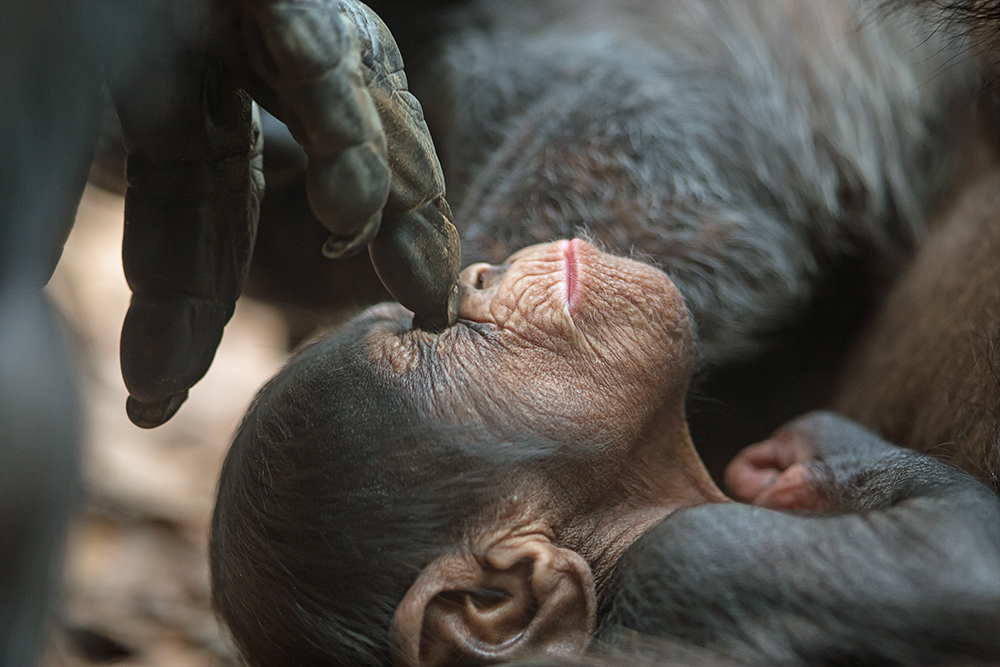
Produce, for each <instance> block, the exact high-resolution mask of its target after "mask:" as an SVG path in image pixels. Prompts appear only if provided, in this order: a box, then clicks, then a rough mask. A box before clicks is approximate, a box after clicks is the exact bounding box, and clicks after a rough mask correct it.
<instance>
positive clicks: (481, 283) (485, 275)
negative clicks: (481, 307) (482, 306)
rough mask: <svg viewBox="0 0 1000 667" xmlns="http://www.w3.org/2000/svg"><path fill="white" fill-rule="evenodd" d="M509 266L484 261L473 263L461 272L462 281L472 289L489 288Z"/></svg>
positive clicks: (498, 280)
mask: <svg viewBox="0 0 1000 667" xmlns="http://www.w3.org/2000/svg"><path fill="white" fill-rule="evenodd" d="M509 267H510V265H509V264H504V265H502V266H496V265H494V264H486V263H480V264H473V265H471V266H468V267H466V269H465V271H463V272H462V283H463V285H465V286H467V287H469V288H472V289H477V290H485V289H489V288H490V287H492V286H493V285H496V284H497V283H498V282H500V280H501V278H503V275H504V274H505V273H507V269H508V268H509Z"/></svg>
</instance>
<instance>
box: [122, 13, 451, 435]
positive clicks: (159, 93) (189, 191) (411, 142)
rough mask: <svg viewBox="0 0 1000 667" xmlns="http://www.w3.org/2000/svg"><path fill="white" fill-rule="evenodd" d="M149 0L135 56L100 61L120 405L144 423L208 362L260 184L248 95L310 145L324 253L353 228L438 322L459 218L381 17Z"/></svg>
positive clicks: (343, 244)
mask: <svg viewBox="0 0 1000 667" xmlns="http://www.w3.org/2000/svg"><path fill="white" fill-rule="evenodd" d="M155 5H156V6H155V7H154V10H153V11H155V12H158V13H159V15H158V16H157V18H156V20H155V21H154V22H153V23H154V25H155V27H156V30H155V31H153V32H152V34H151V35H150V37H149V39H147V41H146V42H145V43H144V44H143V45H142V47H141V49H140V53H139V56H138V60H137V62H136V63H135V65H134V66H132V67H124V68H109V69H110V70H112V71H111V73H110V74H109V82H108V83H109V88H110V89H111V93H112V98H113V100H114V104H115V108H116V110H117V111H118V115H119V117H120V119H121V123H122V135H123V140H124V144H125V148H126V151H127V152H128V167H127V181H128V190H127V193H126V199H125V238H124V245H123V250H122V253H123V260H124V266H125V275H126V278H127V280H128V283H129V286H130V288H131V289H132V292H133V297H132V304H131V307H130V308H129V312H128V314H127V315H126V318H125V323H124V326H123V328H122V339H121V359H122V375H123V376H124V379H125V384H126V387H127V388H128V390H129V399H128V404H127V410H128V414H129V418H130V419H131V420H132V421H133V422H135V423H136V424H138V425H139V426H143V427H147V428H149V427H154V426H158V425H160V424H162V423H163V422H165V421H166V420H168V419H169V418H170V417H171V416H173V414H174V413H175V412H176V411H177V409H178V408H179V407H180V405H181V403H183V401H184V400H185V398H186V397H187V392H188V389H189V388H190V387H191V386H192V385H193V384H194V383H195V382H197V381H198V380H199V379H201V377H202V376H203V375H204V374H205V372H206V371H207V370H208V367H209V365H210V364H211V361H212V358H213V357H214V354H215V350H216V348H217V346H218V344H219V341H220V339H221V336H222V330H223V327H224V326H225V324H226V322H228V320H229V318H230V317H231V315H232V313H233V308H234V304H235V301H236V299H237V297H238V296H239V294H240V292H241V291H242V289H243V286H244V283H245V280H246V275H247V270H248V266H249V262H250V256H251V254H252V251H253V245H254V238H255V235H256V228H257V219H258V212H259V205H260V200H261V197H262V195H263V188H264V183H263V177H262V175H261V157H260V156H261V148H262V139H261V132H260V124H259V120H258V118H257V114H256V113H255V111H254V108H253V103H252V98H253V99H256V100H258V101H259V102H260V103H261V104H262V105H263V106H265V107H266V108H268V109H269V110H270V111H271V112H272V113H274V114H275V115H276V116H278V117H279V118H281V119H282V120H284V121H285V122H286V123H287V125H288V126H289V128H290V129H291V132H292V134H293V136H294V137H295V139H296V141H297V142H298V143H299V144H301V145H302V147H303V148H304V149H305V152H306V154H307V155H308V157H309V166H308V171H307V187H308V193H309V201H310V205H311V207H312V209H313V211H314V212H315V214H316V215H317V217H318V218H319V220H320V221H321V222H322V223H323V225H324V226H325V227H326V228H327V229H328V230H329V231H330V238H329V240H328V241H327V243H326V245H325V247H324V248H323V250H324V253H325V254H326V255H327V256H329V257H345V256H348V255H350V254H352V253H356V252H358V251H360V250H362V249H364V248H365V246H368V247H369V250H370V253H371V256H372V262H373V264H374V266H375V269H376V271H377V272H378V274H379V277H380V278H381V279H382V281H383V282H384V283H385V285H386V287H387V288H388V290H389V292H390V293H391V294H392V295H393V296H394V297H396V298H397V299H398V300H399V301H400V302H401V303H402V304H403V305H404V306H406V307H407V308H409V309H410V310H412V311H414V313H415V316H414V325H415V326H419V327H422V328H430V329H440V328H444V327H446V326H448V325H449V324H451V323H453V322H454V320H455V316H456V310H457V297H458V269H459V241H458V234H457V231H456V230H455V227H454V225H453V224H452V222H451V211H450V209H449V207H448V204H447V202H446V201H445V199H444V177H443V174H442V172H441V168H440V165H439V164H438V161H437V157H436V156H435V152H434V147H433V145H432V143H431V139H430V135H429V133H428V131H427V126H426V124H425V123H424V119H423V113H422V110H421V108H420V104H419V103H418V102H417V101H416V99H415V98H414V97H413V96H412V95H411V94H410V93H409V92H408V91H407V87H406V77H405V75H404V73H403V71H402V66H403V63H402V59H401V57H400V54H399V50H398V48H397V47H396V45H395V42H394V41H393V38H392V36H391V35H390V34H389V31H388V30H387V29H386V27H385V25H384V24H383V23H382V22H381V20H380V19H379V18H378V17H377V16H375V14H374V13H372V12H371V10H369V9H368V8H367V7H365V6H364V5H362V4H361V3H360V2H357V1H356V0H221V1H220V2H219V3H216V4H215V5H213V6H212V7H211V8H206V7H205V6H204V5H203V4H202V3H198V2H188V3H184V2H180V3H177V2H171V3H167V2H158V3H155ZM182 5H183V6H182ZM188 5H189V6H188Z"/></svg>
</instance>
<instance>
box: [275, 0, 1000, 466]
mask: <svg viewBox="0 0 1000 667" xmlns="http://www.w3.org/2000/svg"><path fill="white" fill-rule="evenodd" d="M372 6H373V7H374V8H375V9H376V11H378V12H379V13H380V14H381V15H383V16H384V17H385V18H386V20H387V23H388V24H389V26H390V28H391V29H392V30H393V31H394V34H395V35H396V37H397V39H398V40H399V42H400V43H401V46H402V49H403V53H404V56H405V57H406V59H407V63H408V65H407V70H408V74H409V81H410V87H411V89H412V90H413V91H414V92H415V94H416V95H417V96H418V97H419V98H420V100H421V102H422V104H423V106H424V109H425V113H426V117H427V119H428V123H429V125H430V126H431V129H432V132H433V134H434V137H435V142H436V145H437V148H438V151H439V153H440V155H441V157H442V162H443V167H444V170H445V175H446V180H447V182H448V187H449V200H450V201H451V202H452V203H453V205H454V207H455V211H456V221H457V224H458V226H459V228H460V233H461V235H462V238H463V256H464V258H465V260H466V261H480V260H484V261H494V262H496V261H500V260H501V259H503V258H504V257H505V256H507V255H508V254H509V253H510V252H513V251H514V250H516V249H517V248H519V247H522V246H525V245H529V244H531V243H535V242H539V241H544V240H550V239H554V238H569V237H572V236H574V235H582V236H585V237H587V238H590V239H592V240H594V241H596V242H598V243H599V244H601V245H602V247H605V248H607V249H609V250H612V251H614V252H618V253H622V254H630V253H631V254H634V255H635V256H638V257H645V258H647V259H648V260H650V261H652V262H654V263H656V264H657V265H658V266H660V267H661V268H663V269H664V270H665V271H667V273H668V274H669V275H670V276H671V277H672V278H673V279H674V280H675V282H676V283H677V284H678V285H679V286H680V288H681V290H682V292H683V293H684V295H685V299H686V300H687V303H688V307H689V308H690V309H691V311H692V315H693V317H694V321H695V326H696V329H697V333H698V337H699V341H700V345H699V358H700V369H701V373H700V376H701V379H700V381H699V382H698V383H697V385H696V388H695V391H694V392H693V396H692V399H691V406H690V407H691V415H690V416H691V417H692V422H693V428H694V430H695V432H696V433H697V434H698V436H699V438H698V439H699V443H701V445H702V447H703V451H705V453H706V455H707V456H709V457H710V458H711V460H710V461H709V466H710V468H712V469H713V470H714V471H716V472H717V473H718V472H719V471H721V467H722V465H723V464H724V462H725V461H726V460H728V458H729V457H730V456H731V455H732V453H733V452H734V451H735V447H736V446H738V445H740V444H743V443H746V442H747V441H749V440H752V439H755V438H760V437H763V436H764V435H766V433H768V432H769V431H770V430H771V429H772V428H774V427H775V426H776V425H777V424H779V423H781V422H783V421H785V420H787V419H789V418H791V417H792V416H794V415H795V414H798V413H800V412H802V411H804V410H806V409H809V408H811V407H816V406H819V405H822V404H823V403H824V402H825V401H826V400H827V399H828V397H829V393H830V387H831V386H832V384H833V378H834V377H835V375H836V371H837V369H839V367H840V365H841V364H842V361H843V353H844V350H845V349H846V347H847V345H848V343H849V341H850V340H852V338H853V336H854V335H855V334H856V332H857V329H858V327H859V325H860V322H861V320H862V318H863V316H864V315H865V314H867V313H868V312H869V309H870V307H871V305H872V304H873V302H874V301H875V300H876V299H877V297H878V296H879V295H880V290H881V289H882V288H883V287H884V286H885V284H886V283H887V281H888V279H889V278H891V277H892V276H894V275H896V274H897V273H898V271H899V270H900V269H901V267H902V266H903V264H904V262H905V259H906V258H907V257H908V256H909V255H910V253H911V252H912V251H913V249H914V247H915V246H916V245H917V244H918V243H919V241H920V239H922V238H923V236H924V233H925V218H926V215H927V212H928V211H929V210H930V208H931V207H932V205H933V204H934V203H936V202H937V201H938V200H939V198H940V197H941V196H942V195H943V194H944V193H945V192H946V191H947V190H948V188H949V186H950V185H952V184H953V182H954V181H955V180H956V174H957V173H958V172H959V171H961V168H962V166H963V165H964V163H965V161H966V157H967V154H968V149H969V148H970V144H971V143H973V142H975V141H981V140H982V136H983V133H981V132H978V128H979V127H980V126H979V125H977V123H976V122H974V121H975V120H976V116H977V115H978V113H979V112H978V110H977V108H976V107H977V103H976V101H975V98H976V95H977V93H978V91H979V90H980V87H981V80H980V78H979V77H980V71H979V68H978V66H977V65H976V64H975V63H974V62H973V61H972V60H970V59H969V58H967V57H958V54H959V53H961V51H960V49H961V45H958V44H956V43H955V42H954V40H952V39H951V38H950V37H949V36H947V35H942V34H938V33H936V32H935V26H934V25H932V24H930V23H922V22H921V19H920V17H918V16H915V15H903V14H898V15H889V14H887V13H885V12H883V8H882V6H881V5H878V3H866V2H851V1H849V0H848V1H840V0H834V1H831V2H764V3H743V2H725V1H720V0H709V1H705V2H702V1H700V0H699V1H689V2H670V3H655V2H647V1H644V0H600V1H585V2H562V1H560V0H546V1H544V2H514V3H500V2H491V1H490V0H480V1H477V2H471V1H470V2H461V3H423V4H420V3H417V4H414V3H401V2H391V1H387V0H386V1H382V2H373V3H372ZM290 196H291V197H292V199H291V201H293V200H294V195H290ZM285 204H286V206H285V210H284V211H282V212H278V215H279V216H280V217H281V226H280V227H278V228H277V231H267V230H268V229H272V230H273V229H275V227H273V226H269V225H267V220H266V219H265V222H264V226H265V231H263V232H262V234H265V235H271V234H274V235H275V236H281V235H282V232H281V230H283V229H284V228H285V225H287V223H288V218H289V214H288V212H287V211H288V207H287V201H286V202H285ZM272 212H273V211H272ZM277 245H278V244H277V243H268V244H267V245H266V247H264V248H262V250H261V253H260V256H261V258H262V265H263V264H264V263H266V262H268V261H273V257H272V256H271V255H269V253H268V250H269V249H271V248H274V247H277ZM304 266H306V264H305V263H302V262H298V265H297V266H295V265H292V266H290V265H287V264H278V265H276V266H274V267H273V269H274V271H276V272H279V273H283V274H284V275H282V276H280V277H281V278H283V279H286V280H292V281H293V282H294V283H295V284H296V285H299V286H303V285H306V286H309V285H316V284H318V282H319V281H315V280H312V279H311V278H310V277H309V276H307V275H299V274H301V273H302V271H303V267H304ZM272 275H273V274H272ZM296 275H299V277H298V278H296V277H295V276H296ZM265 282H266V278H265V279H264V280H262V281H261V282H260V283H258V284H263V283H265ZM273 284H274V283H273V282H271V283H269V284H268V285H269V286H273ZM267 291H268V292H269V293H270V294H272V295H273V294H274V290H271V289H269V290H267ZM296 293H297V294H299V295H301V294H302V293H303V290H302V289H300V288H296ZM351 293H352V294H353V293H356V291H355V290H352V292H351ZM299 298H300V299H301V296H300V297H299Z"/></svg>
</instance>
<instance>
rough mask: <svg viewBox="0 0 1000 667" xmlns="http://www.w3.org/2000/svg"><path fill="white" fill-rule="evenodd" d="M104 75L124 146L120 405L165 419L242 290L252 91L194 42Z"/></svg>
mask: <svg viewBox="0 0 1000 667" xmlns="http://www.w3.org/2000/svg"><path fill="white" fill-rule="evenodd" d="M148 60H150V61H151V62H146V63H143V65H144V67H143V72H142V75H141V76H139V77H135V78H134V79H132V80H129V81H119V82H111V83H112V95H113V97H114V99H115V105H116V108H117V111H118V115H119V117H120V119H121V123H122V134H123V140H124V143H125V148H126V150H127V152H128V166H127V176H126V178H127V182H128V191H127V193H126V196H125V237H124V242H123V247H122V258H123V264H124V268H125V277H126V279H127V280H128V284H129V287H130V288H131V289H132V303H131V306H130V307H129V311H128V314H127V315H126V317H125V324H124V326H123V328H122V339H121V362H122V376H123V377H124V379H125V385H126V387H127V388H128V390H129V399H128V403H127V406H126V408H127V411H128V415H129V418H130V419H131V420H132V421H133V422H134V423H135V424H137V425H138V426H142V427H144V428H152V427H154V426H158V425H160V424H162V423H163V422H165V421H166V420H168V419H170V417H172V416H173V414H174V413H175V412H176V411H177V409H178V408H179V407H180V405H181V403H183V402H184V400H185V398H186V397H187V392H188V389H189V388H190V387H191V386H192V385H193V384H194V383H195V382H197V381H198V380H199V379H201V377H202V376H203V375H204V374H205V372H206V371H207V370H208V367H209V365H210V364H211V362H212V359H213V357H214V355H215V350H216V348H217V347H218V344H219V341H220V339H221V337H222V330H223V327H224V326H225V324H226V322H228V321H229V318H230V317H231V316H232V313H233V309H234V305H235V301H236V299H237V297H238V296H239V294H240V292H241V291H242V289H243V285H244V283H245V280H246V275H247V270H248V268H249V262H250V255H251V252H252V250H253V243H254V238H255V236H256V231H257V218H258V212H259V205H260V199H261V196H262V192H263V176H262V172H261V166H262V165H261V148H262V142H261V133H260V126H259V119H257V118H256V114H255V112H254V109H253V104H252V102H251V100H250V98H249V97H248V96H247V95H246V94H245V93H244V92H243V91H241V90H240V89H239V88H238V87H237V86H236V85H235V83H234V81H233V80H232V79H231V78H230V77H228V76H227V75H226V74H225V73H224V72H223V71H222V70H221V68H220V67H219V66H217V65H215V64H213V63H211V62H210V61H209V60H208V59H207V58H205V57H204V56H203V55H201V54H200V53H199V52H198V50H191V51H187V52H182V53H181V54H180V55H176V54H172V53H164V54H160V55H158V56H151V57H149V58H148Z"/></svg>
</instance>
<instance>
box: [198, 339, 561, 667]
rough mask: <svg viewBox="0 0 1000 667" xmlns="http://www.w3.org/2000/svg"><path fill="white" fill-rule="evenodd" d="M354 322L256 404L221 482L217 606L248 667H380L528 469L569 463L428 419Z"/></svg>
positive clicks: (550, 451) (304, 357)
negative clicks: (404, 612) (503, 493)
mask: <svg viewBox="0 0 1000 667" xmlns="http://www.w3.org/2000/svg"><path fill="white" fill-rule="evenodd" d="M364 331H365V327H364V326H363V322H362V323H360V324H359V323H358V322H355V323H353V324H351V325H348V326H347V327H346V328H344V329H341V330H340V331H338V332H337V333H335V334H333V335H332V336H330V337H327V338H325V339H322V340H320V341H318V342H316V343H314V344H312V345H310V346H309V347H307V348H305V349H303V350H302V351H301V352H299V353H298V354H297V355H296V356H295V357H294V358H293V359H292V361H291V362H290V363H289V364H288V365H287V366H286V367H285V368H284V370H282V371H281V373H279V374H278V375H277V376H276V377H275V378H274V379H273V380H271V382H270V383H268V384H267V385H266V386H265V387H264V388H263V389H262V390H261V391H260V393H259V394H258V396H257V398H256V399H255V401H254V403H253V405H252V406H251V408H250V410H249V411H248V413H247V415H246V417H245V418H244V420H243V423H242V425H241V426H240V428H239V429H238V432H237V434H236V436H235V438H234V441H233V444H232V448H231V449H230V452H229V454H228V456H227V458H226V461H225V464H224V466H223V469H222V475H221V479H220V482H219V490H218V496H217V502H216V508H215V513H214V516H213V520H212V534H211V545H210V560H211V575H212V587H213V591H212V598H213V604H214V606H215V608H216V610H217V612H218V613H219V614H220V615H221V616H222V618H223V620H224V621H225V622H226V624H227V625H228V627H229V630H230V632H231V633H232V636H233V639H234V640H235V642H236V644H237V646H238V647H239V649H240V651H241V652H242V654H243V656H244V658H245V660H246V661H247V663H248V664H249V665H251V666H252V667H279V666H280V667H295V666H297V665H308V666H309V667H320V666H322V665H353V666H357V667H364V666H368V665H370V666H375V665H386V664H388V663H389V661H390V645H389V642H390V623H391V620H392V615H393V612H394V611H395V608H396V606H397V604H398V603H399V601H400V600H401V599H402V597H403V595H404V594H405V593H406V591H407V590H408V588H409V587H410V586H411V585H412V583H413V582H414V581H415V579H416V577H417V575H418V573H419V572H420V570H421V569H422V568H423V567H424V566H425V565H427V564H428V563H429V562H430V561H431V560H432V559H433V558H435V557H436V556H438V555H441V554H442V553H444V552H445V551H447V550H449V549H452V548H455V547H456V546H457V545H458V544H459V541H460V538H461V536H462V535H463V534H465V532H466V531H468V530H469V529H470V528H474V527H475V525H476V524H477V522H479V521H482V520H483V513H484V512H485V511H487V510H488V509H489V508H490V506H491V503H493V502H495V501H496V500H497V499H498V498H499V496H498V494H499V492H500V489H501V488H502V487H503V486H504V485H505V484H506V483H508V482H509V481H510V480H511V479H513V478H514V477H516V476H517V475H519V474H526V473H527V471H529V470H530V471H531V474H534V475H540V476H548V474H547V472H551V471H553V469H554V468H553V467H558V466H560V465H562V463H561V461H564V460H565V457H564V456H563V455H562V449H561V446H560V445H558V444H557V443H554V442H551V441H546V440H545V439H544V438H541V437H537V438H536V437H534V436H531V435H528V436H527V437H526V439H521V440H518V441H517V442H513V441H511V440H508V441H507V442H506V443H505V441H504V437H505V435H507V436H509V435H510V434H498V433H495V432H492V431H491V430H488V429H487V428H486V427H483V426H480V427H471V426H462V427H459V426H456V425H454V424H448V423H442V422H441V421H440V420H438V419H436V418H434V417H432V416H429V415H428V414H427V413H426V412H424V411H421V410H420V409H419V408H418V407H417V405H416V401H415V400H413V398H412V397H411V396H410V395H408V393H407V391H406V389H405V387H403V386H401V385H400V384H399V383H394V382H393V380H392V378H391V377H389V376H388V375H381V374H380V372H379V371H378V370H377V369H376V368H375V367H374V366H373V365H372V364H371V363H370V362H369V361H368V359H369V357H368V356H367V353H366V352H365V350H364V342H363V334H364Z"/></svg>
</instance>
